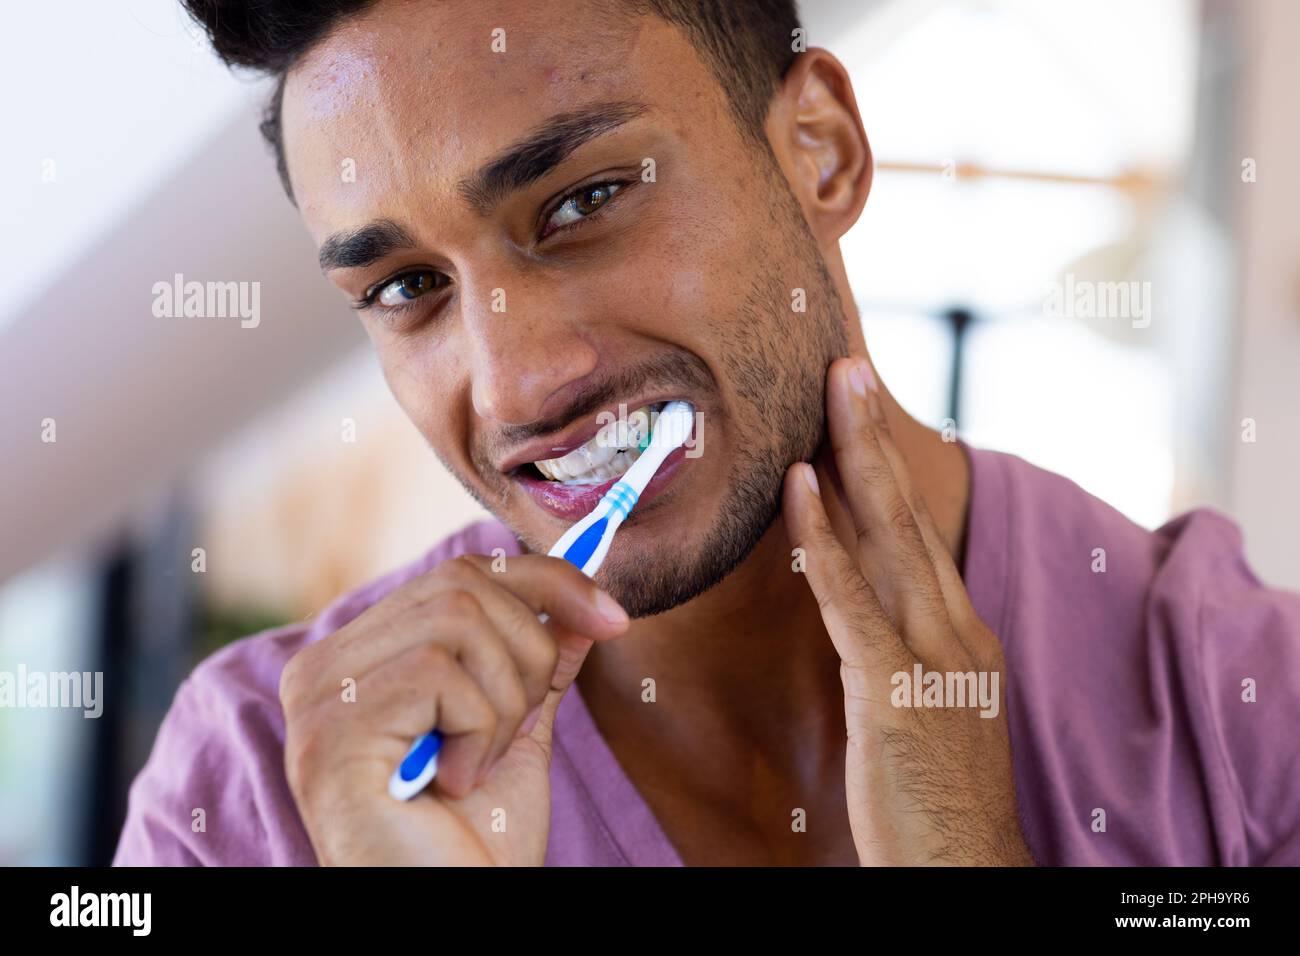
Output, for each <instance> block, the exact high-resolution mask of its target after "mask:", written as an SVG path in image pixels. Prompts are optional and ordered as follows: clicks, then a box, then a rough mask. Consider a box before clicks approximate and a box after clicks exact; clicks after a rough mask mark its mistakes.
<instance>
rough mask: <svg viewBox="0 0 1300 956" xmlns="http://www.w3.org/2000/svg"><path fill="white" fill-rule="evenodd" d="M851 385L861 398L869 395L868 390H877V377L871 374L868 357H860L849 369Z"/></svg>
mask: <svg viewBox="0 0 1300 956" xmlns="http://www.w3.org/2000/svg"><path fill="white" fill-rule="evenodd" d="M849 387H850V388H852V389H853V391H855V392H856V393H857V394H858V397H859V398H866V397H867V390H868V389H870V390H871V391H873V392H874V391H875V390H876V377H875V376H874V375H872V374H871V365H870V363H868V362H867V360H866V359H858V360H857V361H856V362H854V363H853V367H852V368H851V369H849Z"/></svg>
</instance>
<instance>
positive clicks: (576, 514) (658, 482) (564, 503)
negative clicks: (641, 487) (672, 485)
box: [514, 448, 690, 521]
mask: <svg viewBox="0 0 1300 956" xmlns="http://www.w3.org/2000/svg"><path fill="white" fill-rule="evenodd" d="M688 461H690V459H689V458H687V457H686V449H685V448H676V449H674V450H673V452H672V453H671V454H670V455H669V456H668V457H667V458H665V459H664V463H663V464H662V465H660V466H659V470H658V471H656V472H655V476H654V477H653V478H651V479H650V481H649V483H648V484H647V485H646V488H645V491H643V492H641V497H640V499H639V500H638V502H637V506H636V511H634V512H633V513H632V517H631V518H629V519H628V520H629V521H631V520H634V519H635V518H636V516H637V515H638V514H640V513H642V512H644V511H645V508H646V505H647V504H649V503H650V501H651V500H653V499H654V498H655V497H656V496H657V495H658V494H659V493H660V492H661V491H663V490H664V488H666V487H667V485H668V483H669V482H671V481H672V480H673V479H674V478H675V477H676V476H677V474H678V472H680V471H681V470H682V468H683V466H684V465H685V463H686V462H688ZM514 480H515V481H516V482H517V483H518V484H519V486H520V487H521V488H522V489H523V490H524V491H525V492H527V494H528V496H529V497H530V498H532V499H533V500H534V501H535V502H537V504H538V505H540V506H541V507H542V508H543V509H544V510H546V511H548V512H550V513H551V514H553V515H555V516H556V517H557V518H563V519H565V520H566V521H577V520H578V519H579V518H582V517H585V516H586V515H587V514H589V513H590V512H591V509H592V508H594V507H596V503H597V502H599V501H600V499H601V497H602V496H603V495H604V494H605V492H607V491H609V489H610V488H612V487H613V486H614V483H615V482H616V481H618V478H610V479H607V480H605V481H602V482H601V483H599V484H575V483H568V482H562V481H546V480H544V479H541V478H535V477H533V476H532V475H530V474H527V473H525V472H523V471H520V472H518V473H516V474H515V475H514Z"/></svg>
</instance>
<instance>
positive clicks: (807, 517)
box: [781, 463, 912, 700]
mask: <svg viewBox="0 0 1300 956" xmlns="http://www.w3.org/2000/svg"><path fill="white" fill-rule="evenodd" d="M810 476H811V478H810ZM815 482H816V476H815V472H814V471H813V469H812V467H811V466H809V465H806V464H803V463H798V464H795V465H792V466H791V467H790V469H789V470H788V471H787V472H786V475H785V486H784V489H783V493H782V498H781V501H782V513H783V515H784V517H785V522H786V527H787V529H788V533H789V535H790V540H791V543H792V544H793V545H794V546H795V547H797V548H802V549H803V552H804V555H805V569H804V573H805V576H806V577H807V578H808V586H809V587H810V588H812V591H813V594H814V595H815V596H816V598H817V605H818V607H819V608H820V609H821V615H822V621H823V622H824V623H825V624H826V630H827V633H828V634H829V635H830V638H831V641H832V642H833V643H834V645H835V650H836V651H837V652H838V653H839V655H840V660H841V661H843V662H844V664H845V665H846V666H847V667H849V668H850V669H854V670H857V671H859V672H861V673H863V674H870V675H873V676H874V678H877V679H878V683H877V681H876V680H874V679H873V680H872V684H873V685H875V686H877V687H878V688H879V689H881V690H884V689H885V688H888V686H889V684H888V681H889V677H890V675H891V674H893V673H894V672H895V671H898V670H904V669H910V668H911V666H912V656H911V655H910V654H909V653H908V652H907V648H906V647H905V646H904V645H903V642H902V641H901V640H900V639H899V637H898V635H897V634H896V633H895V632H894V628H893V626H892V625H891V623H890V621H889V618H888V616H887V615H886V614H885V612H884V609H883V608H882V607H881V606H880V603H879V601H878V600H877V598H876V594H875V592H874V590H873V589H872V587H871V585H870V584H868V583H867V581H866V579H865V578H863V576H862V574H861V573H860V572H859V570H858V568H857V564H856V562H855V561H854V560H853V558H852V557H851V556H850V555H849V553H848V552H847V551H845V550H844V548H843V547H842V546H841V545H840V543H839V541H838V540H836V538H835V533H834V531H833V530H832V529H831V526H830V522H829V520H828V519H827V517H826V511H825V508H824V507H823V505H822V500H821V496H820V494H819V490H818V489H817V488H815V487H814V483H815ZM881 696H882V697H883V698H884V699H886V700H887V698H888V693H887V692H885V693H883V694H882V695H881Z"/></svg>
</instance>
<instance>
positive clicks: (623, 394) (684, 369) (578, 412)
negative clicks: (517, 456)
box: [470, 352, 716, 475]
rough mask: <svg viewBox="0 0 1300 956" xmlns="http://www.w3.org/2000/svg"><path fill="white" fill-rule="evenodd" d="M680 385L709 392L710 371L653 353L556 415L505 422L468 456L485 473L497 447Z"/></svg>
mask: <svg viewBox="0 0 1300 956" xmlns="http://www.w3.org/2000/svg"><path fill="white" fill-rule="evenodd" d="M676 387H682V388H683V389H684V390H689V391H690V392H692V393H696V394H698V393H710V392H712V391H713V390H714V389H715V388H716V381H715V379H714V377H713V373H712V372H710V371H709V368H708V366H707V365H705V364H704V362H703V361H702V360H700V359H699V358H698V357H696V356H694V355H689V354H686V353H678V352H673V353H669V354H667V355H662V356H656V357H655V358H652V359H649V360H648V361H645V362H639V363H637V364H636V365H632V366H629V367H627V368H624V369H620V370H619V371H618V372H615V373H614V374H612V375H610V376H609V377H608V378H606V379H605V380H604V381H602V382H599V383H596V384H593V385H591V386H589V387H587V388H584V389H583V390H582V391H581V392H580V393H579V394H578V395H577V396H575V398H574V399H573V401H572V402H570V403H569V406H568V407H567V408H566V409H565V410H564V411H563V412H561V413H560V414H558V415H553V416H552V417H550V418H548V419H544V420H539V421H536V422H530V423H528V424H527V425H508V426H506V427H505V428H502V429H501V430H500V431H499V432H498V433H497V434H496V436H495V438H494V439H493V440H492V441H491V442H490V443H488V444H487V445H484V446H481V447H479V448H476V449H474V451H473V452H472V453H471V455H470V457H471V459H472V460H473V462H474V466H475V467H476V468H477V469H478V471H479V474H482V475H488V474H491V473H492V472H493V471H494V470H495V466H494V465H493V462H495V461H498V460H500V458H501V457H502V456H501V455H500V454H498V453H497V451H498V449H508V448H511V447H513V446H515V445H519V444H522V443H524V442H526V441H529V440H530V439H533V438H539V437H541V436H543V435H550V434H552V433H554V432H558V431H560V430H561V429H563V428H564V427H566V426H567V425H568V424H569V423H570V422H574V421H578V420H579V419H582V418H585V417H588V416H589V417H592V418H594V417H595V416H596V415H597V414H599V413H600V412H601V411H604V410H605V409H608V408H610V407H611V406H613V405H614V404H615V403H616V402H617V401H618V400H619V399H626V398H627V396H629V395H632V394H636V393H639V392H642V391H645V390H646V389H651V388H654V389H668V388H676Z"/></svg>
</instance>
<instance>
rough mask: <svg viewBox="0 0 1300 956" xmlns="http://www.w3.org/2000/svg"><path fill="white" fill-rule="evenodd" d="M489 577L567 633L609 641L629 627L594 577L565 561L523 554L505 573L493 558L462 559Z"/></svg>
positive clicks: (509, 563)
mask: <svg viewBox="0 0 1300 956" xmlns="http://www.w3.org/2000/svg"><path fill="white" fill-rule="evenodd" d="M459 560H461V561H464V562H467V563H469V564H472V565H474V566H476V567H477V568H479V569H480V570H482V571H485V572H487V573H488V574H490V576H491V578H492V580H493V581H494V582H497V583H499V584H500V585H501V586H502V587H504V588H505V589H506V590H508V591H510V592H511V593H512V594H514V595H516V596H517V597H518V598H519V599H520V600H521V601H523V602H524V604H526V605H527V606H528V607H530V608H532V610H533V612H534V613H535V614H543V613H544V614H546V615H548V616H549V617H550V618H551V619H552V620H554V621H555V622H556V623H558V624H559V625H560V626H561V627H563V628H564V629H565V630H569V631H576V632H577V633H579V634H585V635H587V636H588V637H590V638H592V639H593V640H608V639H609V638H611V637H614V636H617V635H618V634H621V633H622V632H623V631H624V630H625V629H626V628H627V625H628V616H627V612H626V611H624V610H623V608H622V606H621V605H620V604H619V603H618V601H616V600H614V597H613V596H612V595H611V594H609V593H608V592H607V591H604V590H603V589H601V588H600V586H599V585H597V584H596V583H595V582H594V581H592V579H591V578H589V577H587V576H586V575H585V574H583V573H582V572H581V571H579V570H578V569H577V568H576V567H574V566H573V565H572V564H570V563H569V562H568V561H565V560H564V559H563V558H552V557H550V556H549V555H544V554H523V555H517V556H515V557H512V558H507V559H506V562H505V570H504V571H500V572H495V571H492V562H493V559H492V558H488V557H484V556H483V555H479V554H467V555H462V556H461V558H460V559H459Z"/></svg>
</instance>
